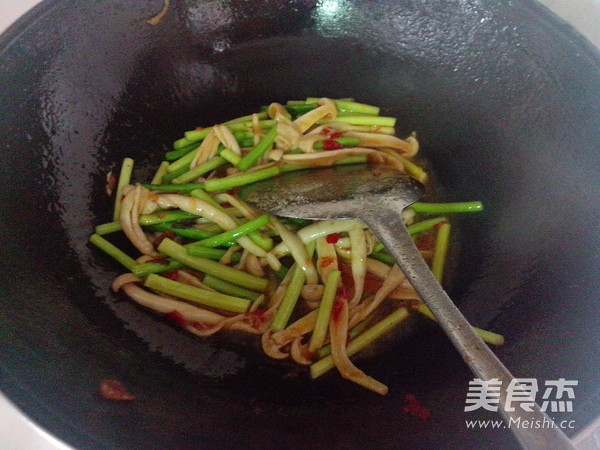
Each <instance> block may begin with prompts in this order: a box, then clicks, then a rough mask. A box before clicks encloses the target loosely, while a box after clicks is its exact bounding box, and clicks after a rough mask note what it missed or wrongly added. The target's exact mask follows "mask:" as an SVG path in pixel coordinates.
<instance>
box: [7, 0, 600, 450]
mask: <svg viewBox="0 0 600 450" xmlns="http://www.w3.org/2000/svg"><path fill="white" fill-rule="evenodd" d="M161 6H162V2H160V1H158V0H157V1H151V2H128V1H118V0H101V1H95V2H88V1H71V2H63V1H46V2H44V3H43V4H41V5H40V6H38V7H36V8H35V9H34V10H33V11H32V12H30V13H29V14H27V15H26V16H25V18H23V19H21V20H20V21H19V22H18V23H17V24H16V25H15V26H13V27H12V28H11V29H10V30H9V31H8V32H7V33H5V34H4V35H3V36H2V38H1V42H0V47H1V49H2V50H1V51H2V56H1V58H2V59H1V60H2V63H1V65H0V79H1V80H2V84H3V89H2V93H1V96H2V97H1V100H2V101H1V102H0V110H1V113H0V142H1V143H2V164H1V169H0V170H1V171H2V172H1V173H2V178H1V179H2V181H3V183H4V189H3V190H2V197H1V202H0V208H1V210H0V211H1V212H0V217H1V219H0V220H1V221H2V238H3V239H2V241H3V242H2V258H1V262H0V264H1V270H0V286H1V288H0V289H1V290H2V294H1V296H0V299H1V300H0V301H1V308H0V345H1V348H2V351H1V352H0V389H1V390H2V391H3V392H4V393H6V394H7V395H8V396H9V398H10V399H11V400H12V401H13V402H14V403H15V404H16V405H17V406H18V407H20V408H21V409H22V410H23V411H25V412H26V414H28V415H29V416H30V417H32V418H33V420H35V421H36V422H37V423H39V424H40V425H41V426H42V427H44V428H46V429H47V430H49V431H50V432H51V433H53V434H54V435H56V436H57V437H59V438H61V439H63V440H64V441H66V442H67V443H69V444H71V445H73V446H75V447H77V448H114V447H119V448H165V447H168V448H191V447H194V448H232V447H233V448H237V447H241V446H246V447H251V448H276V447H279V448H280V447H282V446H285V447H290V448H299V447H303V448H312V447H317V446H318V447H326V448H329V447H338V448H359V447H367V446H368V447H370V448H397V447H413V448H438V447H444V448H465V447H469V448H500V447H501V448H507V447H508V448H510V447H514V446H516V443H515V441H514V439H513V438H512V436H511V435H510V433H509V432H508V430H505V429H499V430H496V429H489V428H488V429H467V427H466V426H465V420H466V419H490V418H496V416H495V415H494V414H492V413H488V412H486V411H483V410H478V411H476V412H464V406H465V398H466V393H467V389H468V381H469V380H470V379H471V375H470V374H469V371H468V369H467V366H466V365H465V364H464V362H463V361H462V360H461V359H460V358H459V357H458V355H457V353H456V351H455V350H454V349H453V348H452V346H451V344H449V342H448V340H447V339H446V338H445V336H444V335H443V333H441V332H440V331H439V330H438V329H437V328H436V326H435V325H432V324H429V323H426V322H425V321H420V320H418V319H415V323H414V326H415V328H416V330H415V331H414V332H412V333H409V334H407V335H406V336H403V337H400V338H397V339H395V340H392V342H388V343H387V344H385V345H382V346H379V347H378V348H377V351H376V352H374V354H373V355H372V356H370V357H367V358H365V359H364V360H363V361H361V362H360V363H359V364H360V365H361V368H363V369H364V370H365V371H366V372H367V373H369V374H372V375H373V376H374V377H376V378H377V379H379V380H381V381H383V382H384V383H386V384H388V385H389V386H390V394H389V395H388V396H386V397H384V398H381V397H379V396H375V395H374V394H372V393H370V392H364V391H363V390H361V389H360V388H359V387H357V386H354V385H352V384H350V383H347V382H344V381H341V380H340V379H339V377H337V376H336V375H332V376H329V377H326V378H325V379H323V380H320V381H317V382H311V381H310V380H309V379H308V376H306V374H305V373H304V372H302V371H297V370H295V369H293V368H292V367H291V366H289V365H287V364H281V363H278V362H274V361H269V360H267V359H266V358H264V357H263V356H262V355H261V354H260V352H259V351H258V350H257V348H256V345H255V344H254V343H252V342H249V341H247V340H245V339H241V338H239V339H238V338H234V339H233V340H232V339H231V337H229V336H227V337H222V336H217V337H214V338H210V339H196V338H194V337H191V336H188V335H186V334H185V333H184V332H182V331H180V330H179V329H178V328H176V327H174V326H172V325H171V324H170V323H169V322H167V321H165V320H163V319H161V318H159V317H156V316H154V315H151V314H149V313H148V312H147V311H144V310H142V309H140V308H137V307H136V306H134V305H133V304H131V303H130V302H129V301H127V300H126V299H125V298H124V297H121V296H120V295H115V294H112V293H111V292H110V291H109V288H108V286H109V283H110V281H111V280H112V279H113V277H114V276H115V275H116V274H117V273H118V270H119V269H118V267H117V266H116V264H115V263H113V261H110V260H109V259H108V258H105V257H104V256H103V255H100V254H99V252H98V251H95V250H94V249H92V248H91V247H90V246H89V245H88V244H87V238H88V235H89V234H90V232H91V230H92V227H93V226H94V225H97V224H99V223H103V222H106V221H108V220H109V212H108V211H109V210H110V207H111V200H110V199H109V198H108V197H107V196H106V194H105V193H104V189H103V186H104V179H105V175H106V173H107V172H108V171H109V170H115V168H117V167H118V165H119V163H120V161H121V160H122V158H123V157H125V156H130V157H133V158H135V160H136V172H135V176H136V177H139V178H138V179H145V178H147V177H148V176H149V174H150V173H151V170H152V168H154V167H155V166H156V165H157V163H158V162H159V161H160V160H161V156H162V153H163V152H164V151H165V149H167V148H168V146H169V145H170V143H171V142H172V141H173V140H175V139H177V138H178V137H180V135H181V134H182V133H183V131H185V130H188V129H191V128H194V127H196V126H198V125H210V124H212V123H216V122H219V121H221V120H224V119H226V118H231V117H237V116H240V115H243V114H248V113H250V112H252V111H254V110H255V109H256V107H257V106H258V105H261V104H265V103H268V102H270V101H272V100H279V101H284V100H286V99H299V98H304V97H306V96H315V95H327V96H330V97H334V98H335V97H345V96H353V97H356V98H357V99H358V100H359V101H363V102H367V103H372V104H377V105H380V106H381V107H382V108H383V111H384V112H385V114H387V115H392V116H396V117H398V124H399V125H398V127H397V130H398V132H399V134H404V133H409V132H411V131H413V130H416V131H417V132H418V133H419V137H420V141H421V143H422V148H423V150H422V151H423V153H424V154H425V155H426V156H427V158H428V159H429V160H430V161H431V164H432V166H433V167H434V171H435V173H436V176H437V179H438V180H439V183H440V185H441V186H442V189H443V192H444V197H445V199H446V200H448V201H452V200H473V199H480V200H482V201H483V202H484V203H485V205H486V211H485V213H482V214H481V215H478V216H470V217H468V218H466V219H464V220H462V221H461V223H460V224H459V225H460V226H459V229H460V236H459V237H458V238H457V242H456V243H455V248H454V254H455V258H454V265H455V268H454V270H453V277H452V280H450V281H451V283H450V285H449V290H450V294H451V296H452V297H453V298H454V299H455V300H456V301H457V303H459V304H460V308H461V309H462V311H463V312H464V313H465V315H466V316H467V317H468V318H469V319H470V320H471V322H472V323H473V324H475V325H478V326H480V327H483V328H488V329H492V330H494V331H499V332H502V333H503V334H504V335H505V336H506V337H507V344H506V345H505V346H504V347H501V348H498V349H497V354H498V355H499V357H500V359H501V360H503V361H504V362H505V364H506V365H507V366H508V367H509V369H511V370H512V372H513V374H514V375H515V376H517V377H526V378H536V379H537V380H538V382H539V383H540V385H543V382H544V381H545V380H555V379H558V378H561V377H562V378H565V379H568V380H577V381H578V382H579V384H578V386H577V387H576V390H575V392H576V398H575V399H574V400H573V408H574V410H573V412H565V413H553V414H551V415H552V417H554V418H555V419H556V420H562V419H568V420H569V421H574V422H573V423H572V425H573V427H574V428H572V429H569V428H567V429H566V430H565V431H566V432H567V433H568V434H573V433H574V432H575V431H577V430H578V429H580V428H581V427H583V426H585V425H586V424H587V423H589V422H590V421H591V420H592V419H593V418H594V417H595V416H596V415H597V414H598V413H599V412H600V392H599V390H598V386H600V370H599V367H600V365H599V364H598V363H599V362H600V351H599V348H598V338H599V328H598V322H597V317H598V314H599V313H600V306H599V302H598V293H599V292H600V285H599V281H598V273H599V269H600V258H599V250H598V248H599V244H600V234H599V233H598V223H599V220H600V202H598V199H599V198H600V195H599V191H600V182H599V181H598V173H597V170H598V167H599V165H600V164H599V162H600V161H599V155H600V58H599V55H598V53H597V51H596V50H595V49H593V48H592V47H591V46H590V45H588V43H587V42H586V41H584V40H583V38H581V37H579V36H578V35H576V34H575V33H574V32H573V31H572V30H571V29H570V28H569V27H568V26H566V25H565V24H563V23H561V22H559V21H557V20H556V19H555V18H554V17H553V16H551V15H550V14H548V12H547V11H546V10H545V9H544V8H542V7H540V6H539V5H537V4H535V3H533V2H530V1H523V2H491V1H490V2H488V1H460V2H456V1H425V0H424V1H394V0H389V1H388V0H383V1H380V2H359V1H351V0H323V1H320V2H315V1H311V0H295V1H293V0H290V1H285V2H282V1H275V0H271V1H264V2H237V1H227V0H213V1H199V0H181V1H174V2H173V4H172V5H171V7H170V9H169V11H168V14H167V15H166V16H165V18H164V19H163V21H161V22H160V23H159V24H158V25H156V26H150V25H148V24H147V23H146V19H148V18H150V17H151V16H153V15H154V14H155V13H156V12H157V11H158V10H160V8H161ZM103 378H116V379H119V380H120V381H122V382H123V383H124V384H125V385H126V386H127V387H128V388H129V390H130V391H131V392H132V393H133V394H135V395H136V396H137V399H136V400H135V401H133V402H130V403H111V402H107V401H106V400H104V399H102V398H101V397H100V396H99V394H98V383H99V381H100V380H101V379H103ZM407 394H412V395H415V396H416V397H417V398H418V399H419V400H420V401H421V402H422V403H423V404H425V405H427V406H430V407H431V408H432V416H431V418H430V420H428V421H419V420H418V419H416V418H415V417H412V416H409V415H408V414H406V413H405V412H404V411H403V410H402V405H403V403H404V400H403V399H404V397H405V395H407ZM540 394H541V393H540ZM538 399H539V397H538Z"/></svg>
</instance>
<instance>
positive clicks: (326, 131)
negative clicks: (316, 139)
mask: <svg viewBox="0 0 600 450" xmlns="http://www.w3.org/2000/svg"><path fill="white" fill-rule="evenodd" d="M331 131H332V130H331V128H328V127H325V128H323V129H322V130H321V132H320V133H319V134H322V135H323V136H329V135H330V134H331Z"/></svg>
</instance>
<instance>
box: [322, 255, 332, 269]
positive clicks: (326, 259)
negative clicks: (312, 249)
mask: <svg viewBox="0 0 600 450" xmlns="http://www.w3.org/2000/svg"><path fill="white" fill-rule="evenodd" d="M334 262H335V258H334V257H333V256H324V257H323V258H321V263H320V264H319V266H320V267H321V269H324V268H325V267H327V266H329V265H331V264H333V263H334Z"/></svg>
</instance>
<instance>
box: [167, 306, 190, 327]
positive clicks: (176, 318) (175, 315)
mask: <svg viewBox="0 0 600 450" xmlns="http://www.w3.org/2000/svg"><path fill="white" fill-rule="evenodd" d="M166 316H167V317H168V318H169V319H171V320H172V321H173V322H175V323H176V324H177V325H181V326H182V327H183V326H185V325H187V321H186V320H185V317H183V316H182V315H181V313H180V312H179V311H177V310H176V309H174V310H173V311H171V312H168V313H167V314H166Z"/></svg>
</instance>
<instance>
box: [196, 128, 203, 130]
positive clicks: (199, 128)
mask: <svg viewBox="0 0 600 450" xmlns="http://www.w3.org/2000/svg"><path fill="white" fill-rule="evenodd" d="M196 130H204V127H196Z"/></svg>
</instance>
